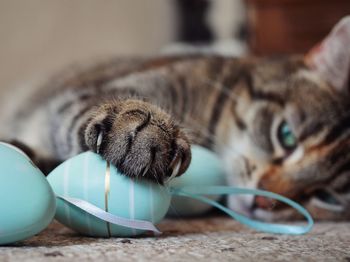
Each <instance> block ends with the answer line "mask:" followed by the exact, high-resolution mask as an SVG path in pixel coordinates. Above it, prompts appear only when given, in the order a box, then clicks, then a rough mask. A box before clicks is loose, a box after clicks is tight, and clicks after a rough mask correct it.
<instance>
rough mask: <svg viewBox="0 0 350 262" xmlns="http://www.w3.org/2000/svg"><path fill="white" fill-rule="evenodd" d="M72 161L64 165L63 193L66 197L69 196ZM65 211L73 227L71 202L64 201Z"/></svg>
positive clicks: (69, 223)
mask: <svg viewBox="0 0 350 262" xmlns="http://www.w3.org/2000/svg"><path fill="white" fill-rule="evenodd" d="M70 164H71V162H70V161H67V162H66V165H65V166H64V171H63V195H64V196H65V197H69V193H68V187H69V169H70ZM64 213H65V215H66V219H67V220H68V225H69V226H70V227H72V221H71V216H70V211H69V204H68V203H64Z"/></svg>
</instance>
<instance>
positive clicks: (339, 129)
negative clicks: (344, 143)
mask: <svg viewBox="0 0 350 262" xmlns="http://www.w3.org/2000/svg"><path fill="white" fill-rule="evenodd" d="M349 128H350V114H349V115H347V116H345V117H344V118H343V119H341V120H340V121H339V122H338V123H337V124H336V125H334V126H333V128H332V129H331V130H330V131H329V133H328V134H327V136H326V137H325V139H324V140H323V144H330V143H332V142H334V141H335V140H336V139H338V138H339V136H341V135H342V133H344V132H345V131H347V129H349Z"/></svg>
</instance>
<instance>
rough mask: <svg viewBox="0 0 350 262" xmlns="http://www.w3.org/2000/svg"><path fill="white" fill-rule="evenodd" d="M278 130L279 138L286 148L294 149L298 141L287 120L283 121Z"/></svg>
mask: <svg viewBox="0 0 350 262" xmlns="http://www.w3.org/2000/svg"><path fill="white" fill-rule="evenodd" d="M277 132H278V133H277V137H278V140H279V142H280V144H281V145H282V147H283V148H284V149H286V150H292V149H294V148H295V147H296V146H297V142H298V141H297V139H296V137H295V136H294V134H293V132H292V130H291V128H290V127H289V125H288V123H287V122H285V121H283V122H282V123H281V124H280V126H279V127H278V131H277Z"/></svg>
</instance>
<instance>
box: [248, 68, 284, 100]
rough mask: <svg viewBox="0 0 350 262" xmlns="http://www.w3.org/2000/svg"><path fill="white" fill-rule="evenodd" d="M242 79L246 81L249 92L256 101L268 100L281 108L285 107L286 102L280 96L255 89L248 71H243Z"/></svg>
mask: <svg viewBox="0 0 350 262" xmlns="http://www.w3.org/2000/svg"><path fill="white" fill-rule="evenodd" d="M242 77H243V78H244V79H245V81H246V83H247V85H246V86H247V90H248V92H249V95H250V96H251V97H252V98H253V99H255V100H267V101H269V102H271V103H275V104H278V105H279V106H284V104H285V100H284V99H283V97H281V96H280V95H279V94H276V93H273V92H268V91H260V90H257V89H255V87H254V84H253V78H252V76H251V75H250V73H249V72H247V71H242Z"/></svg>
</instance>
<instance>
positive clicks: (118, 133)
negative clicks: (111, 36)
mask: <svg viewBox="0 0 350 262" xmlns="http://www.w3.org/2000/svg"><path fill="white" fill-rule="evenodd" d="M349 56H350V54H349ZM327 81H328V79H323V78H322V76H320V75H318V74H317V72H316V70H314V69H310V64H305V62H304V59H303V57H301V56H292V57H285V58H278V59H271V58H270V59H258V58H245V59H243V58H241V59H237V58H228V57H221V56H214V55H207V56H173V57H170V56H166V57H158V58H151V59H116V60H111V61H108V62H105V63H101V64H98V65H93V66H91V67H89V66H84V67H83V68H80V67H78V68H77V69H75V68H70V69H68V71H66V72H65V73H64V74H60V75H57V76H56V77H55V78H52V79H51V80H50V81H48V83H47V84H46V85H44V86H42V87H41V88H40V89H38V90H37V91H36V92H33V94H32V95H31V96H29V97H28V98H27V99H26V101H22V102H21V104H20V105H18V107H17V108H18V110H17V111H16V112H14V114H13V115H14V116H13V117H12V118H11V117H10V121H9V122H7V123H2V126H4V125H6V128H4V129H3V130H5V129H7V132H6V134H5V136H6V138H8V139H16V140H19V141H21V142H23V143H25V144H26V145H28V146H29V147H30V148H32V149H33V150H34V151H35V153H36V158H37V159H36V160H37V161H38V162H39V163H40V162H45V163H49V162H50V163H55V162H60V161H62V160H65V159H67V158H69V157H71V156H73V155H75V154H77V153H79V152H81V151H85V150H94V151H99V153H100V154H101V155H102V156H103V157H104V158H106V159H107V160H109V161H111V162H112V163H113V164H115V165H116V166H117V167H118V168H119V169H120V170H121V171H123V172H124V173H125V174H127V175H129V176H132V177H146V178H149V179H153V180H155V181H158V182H162V181H163V180H165V179H167V178H168V177H171V176H173V175H180V174H182V173H183V172H184V171H185V170H186V168H187V167H188V165H189V163H190V159H191V154H190V144H191V143H195V144H200V145H203V146H205V147H208V148H210V149H211V150H213V151H215V152H216V153H217V154H218V155H219V156H220V157H221V158H222V159H223V161H224V165H225V168H226V171H227V178H228V181H229V182H230V183H231V184H234V185H236V186H245V187H256V188H262V189H266V190H270V191H273V192H277V193H280V194H283V195H286V196H288V197H291V198H293V199H296V200H298V201H301V202H302V203H304V204H305V205H307V207H308V208H309V210H310V211H311V212H312V214H313V215H314V217H315V218H318V219H348V218H350V213H349V209H348V208H347V207H349V203H350V176H349V173H348V172H349V170H350V154H349V153H348V152H349V151H350V143H349V142H350V138H349V136H350V128H349V127H350V124H349V123H350V111H349V110H348V109H349V101H350V100H349V97H348V95H347V94H346V92H345V90H342V91H335V89H334V88H333V87H332V86H331V85H329V84H328V82H327ZM283 123H288V125H289V126H290V129H291V130H292V132H293V134H294V136H295V137H296V139H297V141H298V142H297V145H296V146H295V147H293V148H287V149H286V148H284V147H283V146H282V145H281V142H280V141H279V137H278V132H279V128H280V126H281V124H283ZM100 134H101V135H102V136H100V137H99V135H100ZM99 142H101V143H99ZM326 191H327V192H328V193H327V194H326V193H325V192H326ZM330 196H331V201H328V200H329V199H328V200H327V199H325V197H330ZM332 201H333V202H334V203H330V202H332ZM230 205H231V206H232V207H234V208H236V209H237V208H238V209H240V210H241V211H245V212H248V213H250V214H252V215H256V216H258V217H262V218H265V219H277V218H293V217H295V214H294V213H293V212H292V211H291V210H289V209H287V208H285V207H283V206H281V207H280V206H278V205H277V206H275V208H274V210H273V212H270V210H267V209H268V208H269V207H270V205H271V203H270V202H269V201H268V200H267V199H263V198H256V199H251V198H248V197H242V198H235V199H231V201H230Z"/></svg>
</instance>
